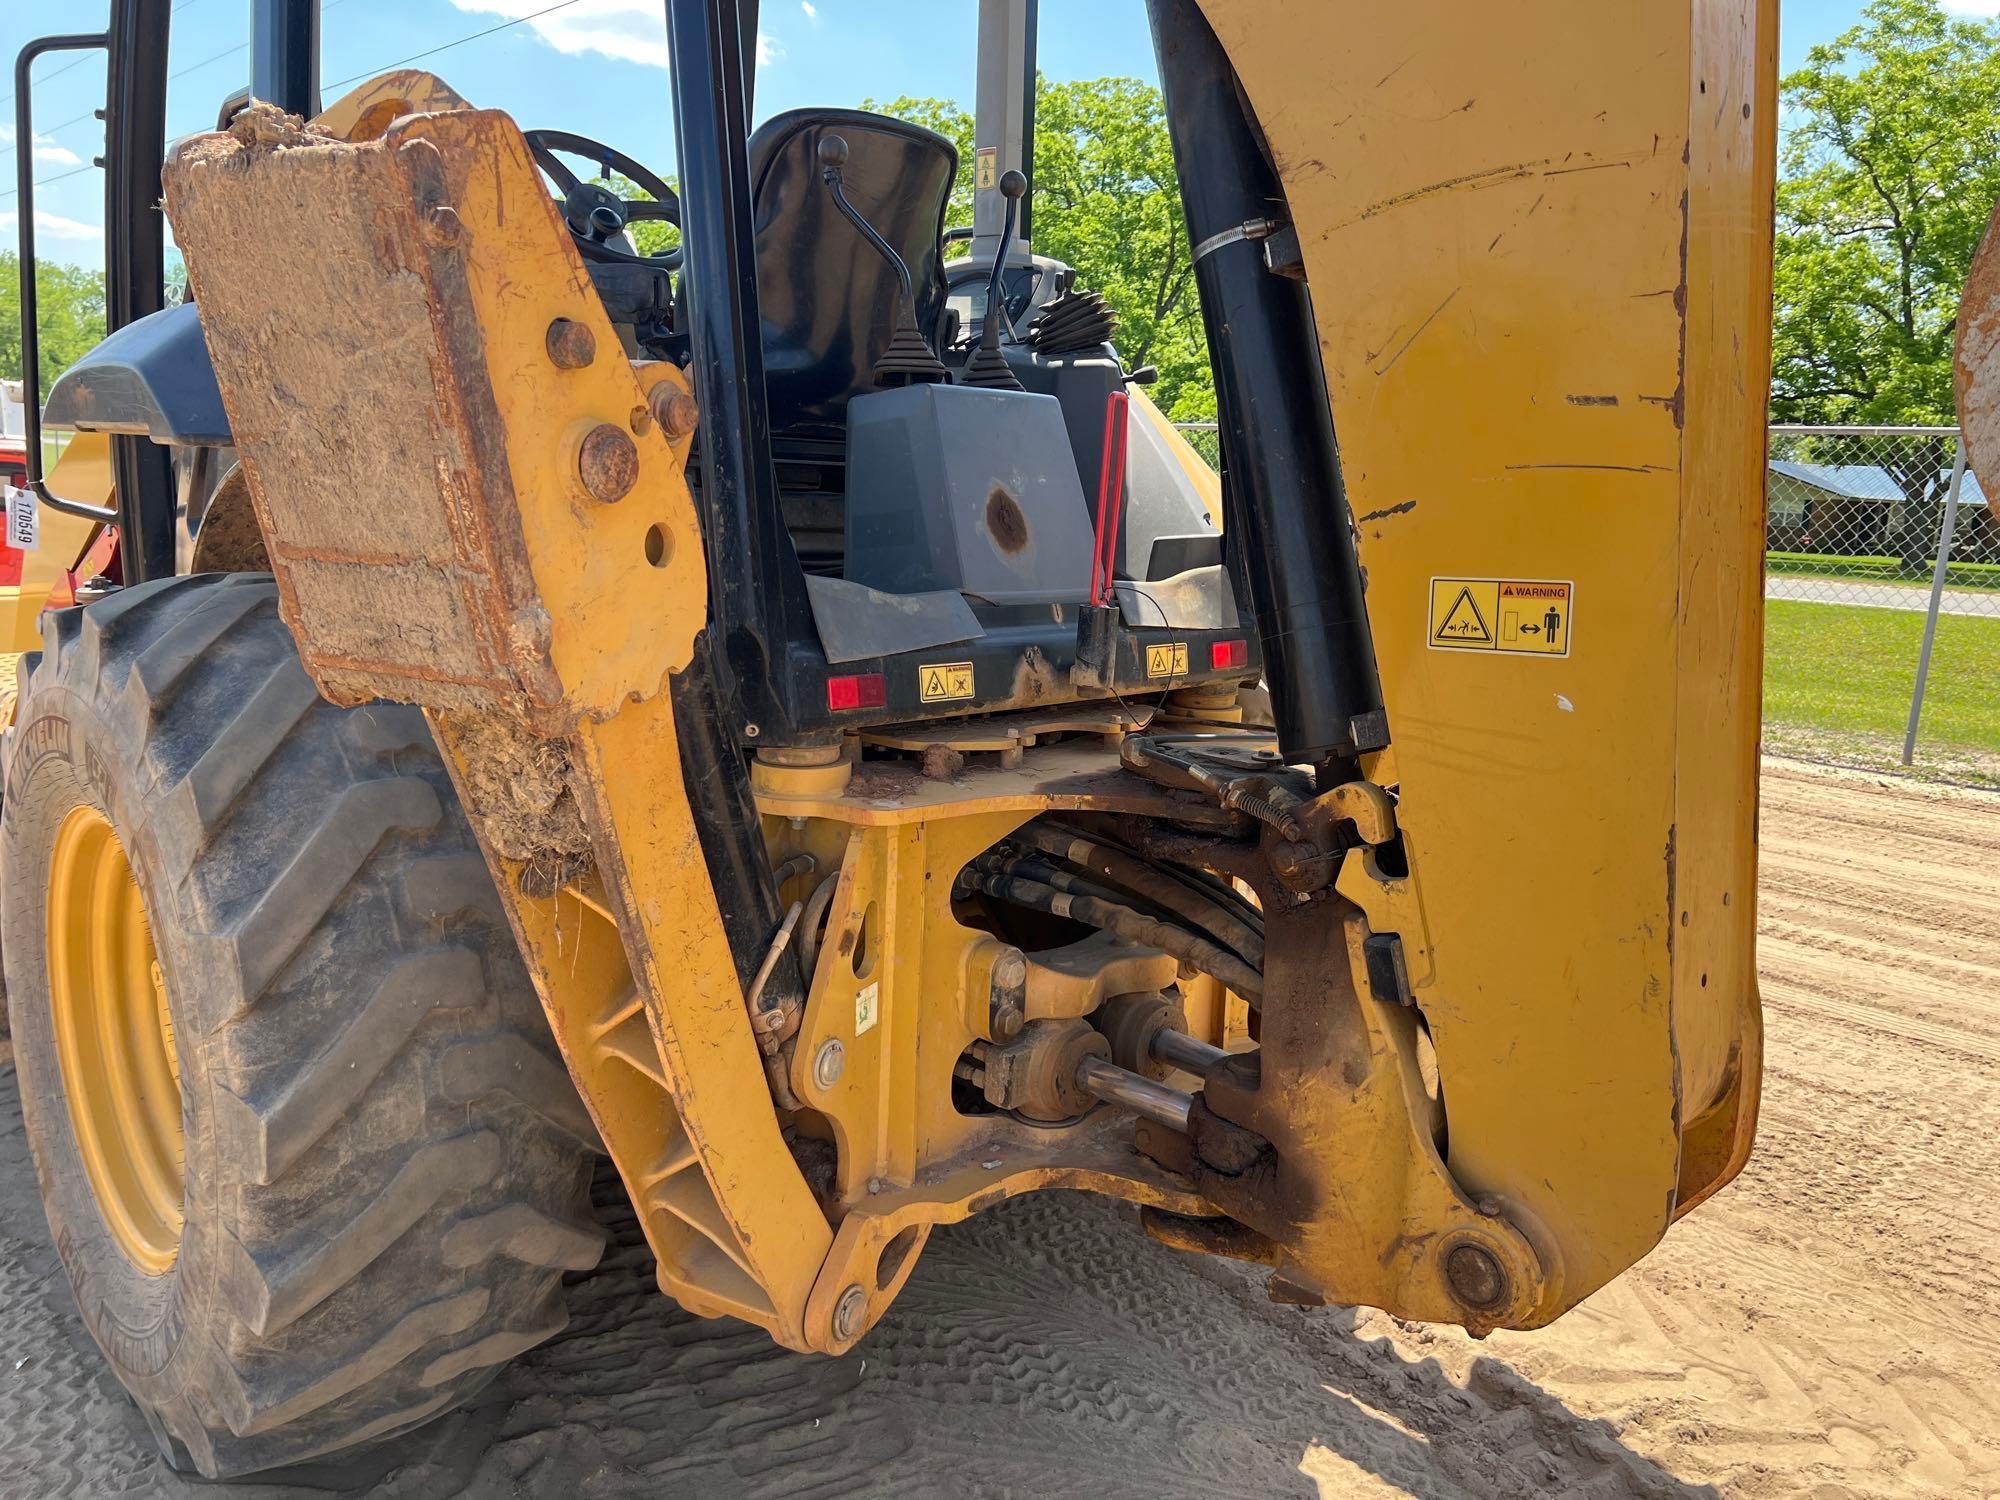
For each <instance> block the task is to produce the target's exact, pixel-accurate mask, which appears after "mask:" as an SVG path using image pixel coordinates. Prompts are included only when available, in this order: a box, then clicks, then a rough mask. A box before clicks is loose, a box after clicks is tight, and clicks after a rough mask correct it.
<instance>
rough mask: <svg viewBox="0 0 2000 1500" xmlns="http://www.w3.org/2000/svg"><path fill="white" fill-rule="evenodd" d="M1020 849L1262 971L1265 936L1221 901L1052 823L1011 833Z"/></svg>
mask: <svg viewBox="0 0 2000 1500" xmlns="http://www.w3.org/2000/svg"><path fill="white" fill-rule="evenodd" d="M1014 838H1015V840H1016V841H1017V842H1019V843H1024V844H1028V845H1030V846H1031V847H1033V848H1036V849H1039V850H1041V851H1042V853H1044V854H1052V855H1054V856H1055V857H1056V858H1058V859H1066V860H1068V861H1069V862H1070V863H1071V864H1073V865H1079V866H1081V867H1082V868H1084V869H1086V870H1089V871H1092V872H1093V873H1095V874H1098V875H1102V876H1103V877H1104V878H1105V879H1107V880H1109V881H1110V882H1111V883H1112V884H1113V885H1122V886H1126V887H1128V888H1129V889H1131V890H1133V891H1136V892H1137V893H1138V894H1139V895H1141V896H1143V897H1145V898H1146V899H1147V900H1148V901H1150V902H1152V903H1153V904H1154V905H1156V906H1159V907H1160V908H1162V909H1163V910H1165V911H1169V912H1171V913H1173V914H1174V915H1175V916H1177V917H1179V918H1181V919H1182V920H1183V921H1185V922H1188V923H1190V924H1191V925H1193V926H1194V927H1195V928H1197V929H1199V930H1200V931H1203V932H1206V933H1208V934H1209V935H1210V936H1211V937H1213V938H1215V939H1216V940H1217V941H1218V942H1220V943H1221V944H1223V946H1225V947H1228V948H1233V949H1235V950H1236V952H1237V953H1238V954H1239V955H1240V956H1241V957H1242V958H1243V960H1244V962H1246V963H1248V964H1251V965H1253V966H1254V967H1256V968H1259V969H1261V968H1262V967H1263V966H1264V934H1263V933H1262V932H1260V931H1258V930H1257V929H1256V928H1255V927H1253V926H1252V925H1251V924H1250V923H1248V922H1246V921H1244V920H1243V918H1242V917H1241V916H1240V915H1239V914H1238V913H1236V912H1234V911H1231V910H1229V909H1228V908H1227V907H1225V906H1223V904H1222V903H1221V902H1219V901H1216V900H1213V899H1212V898H1210V897H1208V896H1205V895H1202V894H1201V893H1200V892H1198V891H1195V890H1192V889H1190V888H1189V887H1188V885H1187V884H1186V883H1185V882H1183V881H1181V880H1179V879H1176V878H1175V877H1174V876H1173V875H1172V874H1171V873H1169V872H1168V871H1166V870H1162V869H1161V868H1160V867H1159V866H1157V865H1150V864H1148V863H1146V861H1144V860H1142V859H1138V858H1135V857H1134V856H1132V855H1130V854H1126V853H1125V852H1123V851H1122V850H1118V849H1112V848H1108V847H1106V846H1105V845H1104V844H1102V843H1099V842H1098V841H1097V840H1096V839H1093V838H1091V837H1090V836H1089V835H1087V834H1083V833H1078V832H1077V831H1076V830H1074V829H1070V828H1059V827H1057V826H1056V825H1055V824H1052V823H1040V822H1036V823H1030V824H1028V825H1027V826H1026V827H1025V828H1021V829H1019V830H1017V831H1016V832H1015V833H1014Z"/></svg>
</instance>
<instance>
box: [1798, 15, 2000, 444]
mask: <svg viewBox="0 0 2000 1500" xmlns="http://www.w3.org/2000/svg"><path fill="white" fill-rule="evenodd" d="M1783 91H1784V102H1785V106H1786V109H1787V117H1786V126H1787V129H1786V134H1785V141H1784V146H1783V150H1782V153H1781V157H1780V168H1781V175H1780V179H1779V183H1778V195H1777V247H1776V250H1777V253H1776V265H1775V267H1774V280H1775V291H1776V308H1775V324H1774V329H1773V370H1772V392H1771V398H1772V399H1771V411H1772V416H1773V417H1774V418H1775V419H1776V420H1779V421H1785V422H1853V423H1911V424H1915V423H1949V422H1951V421H1952V420H1953V401H1952V377H1951V357H1952V340H1953V335H1954V330H1955V326H1956V319H1957V315H1958V297H1959V291H1960V288H1961V287H1962V286H1963V285H1964V282H1965V275H1966V270H1967V268H1968V267H1969V266H1970V264H1971V261H1972V254H1973V251H1974V250H1975V249H1977V248H1978V244H1979V237H1980V235H1981V233H1982V232H1983V231H1984V229H1985V227H1986V219H1987V215H1988V214H1989V213H1990V212H1991V211H1992V208H1993V204H1994V200H1995V198H1996V197H2000V23H1992V22H1976V21H1967V20H1957V19H1953V18H1951V17H1949V16H1947V15H1946V14H1945V13H1944V10H1943V8H1942V6H1941V5H1940V4H1939V0H1871V3H1870V4H1869V5H1868V6H1867V8H1866V9H1865V10H1864V11H1863V12H1862V18H1861V21H1860V23H1859V24H1858V25H1856V26H1854V27H1852V28H1850V29H1849V30H1847V31H1845V32H1843V33H1842V34H1841V35H1840V36H1839V37H1837V38H1836V39H1835V40H1833V41H1832V42H1829V43H1826V44H1824V45H1822V46H1818V47H1814V48H1813V49H1812V50H1811V51H1810V52H1809V53H1807V55H1806V62H1805V65H1804V66H1803V67H1801V68H1799V69H1798V70H1797V71H1796V72H1794V73H1792V74H1790V75H1789V76H1788V77H1786V78H1785V79H1784V81H1783Z"/></svg>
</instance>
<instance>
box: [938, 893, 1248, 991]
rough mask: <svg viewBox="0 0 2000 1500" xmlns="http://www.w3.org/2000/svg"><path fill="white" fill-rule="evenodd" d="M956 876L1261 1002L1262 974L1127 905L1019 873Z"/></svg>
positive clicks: (1224, 951) (1214, 946)
mask: <svg viewBox="0 0 2000 1500" xmlns="http://www.w3.org/2000/svg"><path fill="white" fill-rule="evenodd" d="M962 878H963V879H964V881H965V882H966V884H968V885H969V886H971V887H972V888H973V889H974V890H978V891H984V892H985V893H986V894H987V895H989V896H992V897H994V898H995V899H996V900H1000V901H1009V902H1012V903H1013V904H1014V905H1016V906H1025V907H1028V908H1029V909H1031V910H1033V911H1044V912H1047V913H1049V914H1050V915H1051V916H1057V917H1066V918H1068V919H1069V920H1071V921H1073V922H1081V923H1083V924H1084V925H1085V926H1087V927H1095V928H1097V929H1099V930H1100V931H1103V932H1111V933H1116V934H1117V935H1118V936H1119V937H1122V938H1125V939H1127V940H1128V941H1130V942H1134V943H1143V944H1145V945H1146V946H1147V947H1149V948H1158V949H1159V950H1160V951H1161V952H1163V953H1171V954H1172V955H1173V956H1174V957H1175V958H1178V959H1179V960H1180V961H1181V962H1182V963H1184V964H1186V965H1187V966H1188V967H1189V968H1191V969H1195V970H1197V971H1199V972H1200V973H1203V974H1208V975H1211V976H1213V977H1214V978H1216V979H1219V980H1221V981H1222V982H1223V983H1224V984H1225V985H1227V986H1228V987H1229V988H1230V989H1231V990H1233V991H1235V992H1236V993H1237V994H1238V995H1241V996H1242V997H1243V998H1244V1000H1246V1001H1247V1002H1249V1004H1250V1005H1251V1006H1252V1007H1253V1008H1255V1007H1258V1006H1261V1005H1262V1004H1263V1000H1264V976H1263V975H1261V974H1259V973H1258V972H1257V971H1256V970H1255V969H1253V968H1251V967H1250V965H1248V964H1247V963H1245V962H1244V961H1243V960H1242V959H1240V958H1238V957H1237V956H1236V955H1235V954H1234V953H1231V952H1230V951H1229V950H1228V949H1226V948H1224V947H1222V946H1221V945H1220V944H1219V943H1215V942H1212V941H1211V940H1209V939H1208V938H1205V937H1198V936H1197V935H1195V934H1194V933H1192V932H1189V931H1188V930H1187V929H1186V928H1185V927H1176V926H1174V925H1173V924H1172V923H1170V922H1160V921H1156V920H1154V919H1153V918H1151V917H1148V916H1146V915H1145V914H1144V913H1142V912H1138V911H1134V910H1133V909H1132V908H1131V907H1129V906H1121V905H1118V904H1116V903H1114V902H1110V901H1106V900H1103V899H1101V898H1099V897H1097V896H1084V895H1076V894H1073V893H1071V892H1069V891H1063V890H1058V889H1057V888H1056V887H1054V886H1051V885H1044V884H1042V883H1041V882H1040V881H1036V880H1029V879H1027V878H1026V877H1025V876H1021V875H1007V874H1002V873H1000V872H998V871H993V870H983V869H979V868H977V867H975V868H972V869H969V870H967V871H966V872H965V874H964V876H963V877H962Z"/></svg>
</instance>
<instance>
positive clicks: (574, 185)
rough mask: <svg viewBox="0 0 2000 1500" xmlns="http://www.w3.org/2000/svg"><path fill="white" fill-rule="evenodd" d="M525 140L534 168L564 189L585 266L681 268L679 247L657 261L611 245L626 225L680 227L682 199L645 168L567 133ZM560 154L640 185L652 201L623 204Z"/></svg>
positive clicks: (535, 133)
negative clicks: (578, 172) (580, 174)
mask: <svg viewBox="0 0 2000 1500" xmlns="http://www.w3.org/2000/svg"><path fill="white" fill-rule="evenodd" d="M524 138H525V139H526V140H527V143H528V150H529V151H530V152H531V153H533V155H534V158H535V165H536V166H538V167H540V168H541V169H542V170H543V171H544V172H546V173H548V174H549V176H550V177H551V178H552V179H554V181H555V184H556V186H557V187H559V188H561V189H562V194H563V199H562V213H563V223H564V224H565V225H566V226H567V227H568V229H569V232H570V234H571V235H572V236H574V237H575V239H576V248H577V249H578V250H579V251H581V252H582V254H583V258H584V259H585V260H594V261H601V262H606V263H612V264H618V265H628V266H650V267H652V268H653V269H655V270H659V271H678V270H679V269H680V268H681V258H682V257H681V248H680V246H678V245H676V246H674V248H673V249H671V250H662V251H660V252H659V253H658V254H656V255H642V254H640V253H639V252H637V251H634V250H624V249H620V248H619V247H618V246H617V245H614V244H612V243H611V241H613V240H615V239H617V238H618V236H619V235H621V234H623V233H624V232H625V226H626V225H628V224H638V223H644V222H646V221H648V220H651V221H655V222H661V223H667V224H672V225H674V226H675V227H676V228H678V227H679V225H680V222H681V200H680V197H679V195H678V194H676V193H675V192H674V190H673V189H672V188H670V187H668V186H667V185H666V183H665V182H663V181H661V180H660V178H659V176H658V175H657V174H656V173H654V172H653V171H652V170H651V169H650V168H647V167H643V166H641V165H640V164H639V163H638V162H636V161H634V160H632V158H631V157H629V156H627V155H626V154H625V153H624V152H622V151H614V150H612V149H611V147H609V146H607V145H605V144H603V143H602V142H601V141H593V140H591V139H589V138H588V137H587V136H581V135H571V134H570V133H569V132H568V131H565V130H530V131H526V132H524ZM558 151H563V152H567V153H568V154H569V155H571V156H580V157H582V158H583V159H584V160H585V161H589V162H595V163H596V164H597V165H598V166H599V167H602V168H605V169H606V170H608V171H612V172H616V173H618V174H619V175H620V176H621V177H624V178H625V179H626V180H627V181H630V182H634V183H637V184H638V185H639V186H640V187H642V188H644V189H645V190H646V191H647V192H649V193H651V194H652V195H653V197H652V199H651V201H648V200H647V199H644V198H621V197H619V196H618V195H617V194H616V193H614V192H612V191H611V189H609V188H607V187H605V186H604V185H603V184H601V183H596V182H585V181H584V180H583V179H582V178H580V177H578V176H577V175H576V173H574V172H572V171H571V170H570V169H569V168H568V166H566V165H565V164H564V163H563V160H562V158H561V157H559V156H557V155H556V153H557V152H558Z"/></svg>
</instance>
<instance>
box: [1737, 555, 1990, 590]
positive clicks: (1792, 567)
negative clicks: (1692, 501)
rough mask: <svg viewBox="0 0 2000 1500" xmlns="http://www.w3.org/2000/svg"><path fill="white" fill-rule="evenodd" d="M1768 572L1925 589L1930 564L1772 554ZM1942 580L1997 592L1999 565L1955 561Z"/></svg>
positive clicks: (1897, 559)
mask: <svg viewBox="0 0 2000 1500" xmlns="http://www.w3.org/2000/svg"><path fill="white" fill-rule="evenodd" d="M1767 556H1768V558H1769V565H1770V571H1771V572H1772V573H1774V574H1776V575H1777V576H1778V577H1780V578H1838V579H1841V580H1843V581H1844V582H1847V583H1886V584H1902V585H1905V586H1907V587H1910V588H1926V587H1928V586H1929V585H1930V581H1931V564H1929V563H1923V564H1920V565H1918V566H1916V567H1911V566H1910V565H1909V564H1907V563H1905V562H1904V561H1903V560H1902V559H1901V558H1900V557H1838V556H1831V555H1826V554H1822V553H1818V552H1772V553H1769V554H1767ZM1945 581H1946V582H1947V583H1948V584H1950V586H1951V587H1953V588H1955V589H1992V590H1995V591H1996V592H2000V563H1972V562H1955V563H1951V564H1950V565H1948V566H1947V567H1946V569H1945Z"/></svg>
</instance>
